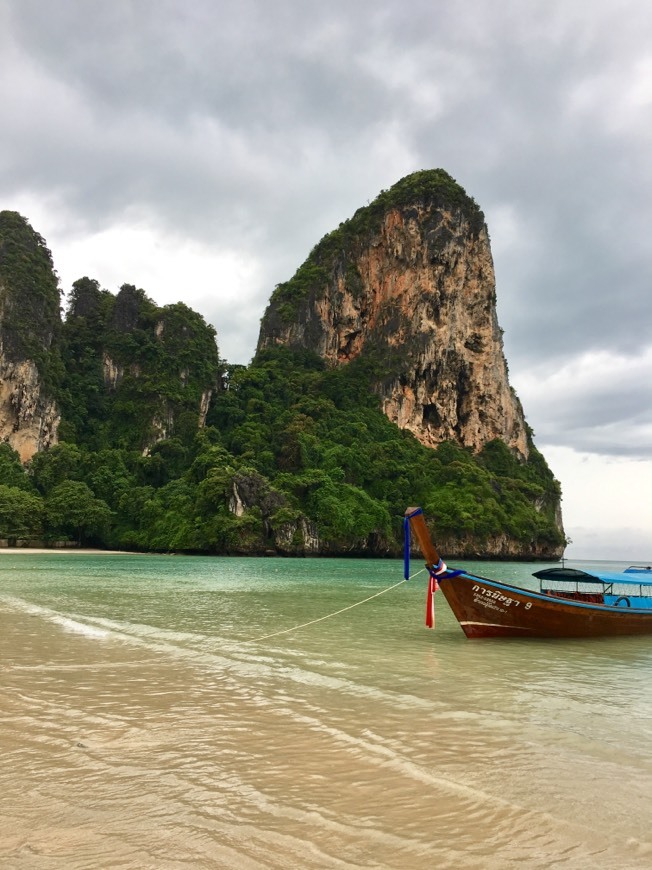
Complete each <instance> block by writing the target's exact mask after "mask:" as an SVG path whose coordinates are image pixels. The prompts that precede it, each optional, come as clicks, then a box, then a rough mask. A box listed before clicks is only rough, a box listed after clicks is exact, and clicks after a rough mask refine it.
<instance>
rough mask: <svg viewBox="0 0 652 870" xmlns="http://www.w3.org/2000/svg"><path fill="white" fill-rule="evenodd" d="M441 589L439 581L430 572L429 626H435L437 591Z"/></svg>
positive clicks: (427, 602) (427, 619)
mask: <svg viewBox="0 0 652 870" xmlns="http://www.w3.org/2000/svg"><path fill="white" fill-rule="evenodd" d="M438 589H439V583H437V578H436V577H435V575H434V574H430V581H429V583H428V595H427V598H426V625H427V626H428V628H434V627H435V592H436V591H437V590H438Z"/></svg>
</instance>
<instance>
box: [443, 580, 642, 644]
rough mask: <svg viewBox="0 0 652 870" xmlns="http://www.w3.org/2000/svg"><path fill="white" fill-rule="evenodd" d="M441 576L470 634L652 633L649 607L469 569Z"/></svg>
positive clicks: (461, 623)
mask: <svg viewBox="0 0 652 870" xmlns="http://www.w3.org/2000/svg"><path fill="white" fill-rule="evenodd" d="M438 581H439V587H440V589H441V591H442V592H443V594H444V596H445V598H446V600H447V601H448V604H449V605H450V608H451V610H452V611H453V613H454V614H455V617H456V618H457V620H458V622H459V623H460V625H461V627H462V630H463V631H464V634H465V635H466V636H467V637H469V638H477V637H618V636H624V635H642V634H652V610H650V609H639V608H634V607H627V606H619V607H614V606H606V605H600V604H589V603H583V602H580V601H572V600H568V599H564V598H557V597H553V596H551V595H545V594H543V593H539V592H529V591H528V590H524V589H519V588H518V587H515V586H509V585H506V584H504V583H499V582H497V581H493V580H487V579H485V578H482V577H476V576H474V575H473V574H466V573H462V574H460V575H458V576H455V577H447V576H446V575H445V574H444V575H443V576H441V577H439V578H438Z"/></svg>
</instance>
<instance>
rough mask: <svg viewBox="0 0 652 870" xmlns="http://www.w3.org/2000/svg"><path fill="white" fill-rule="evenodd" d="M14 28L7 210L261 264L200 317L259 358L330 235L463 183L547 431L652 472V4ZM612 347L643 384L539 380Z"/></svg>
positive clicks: (1, 76)
mask: <svg viewBox="0 0 652 870" xmlns="http://www.w3.org/2000/svg"><path fill="white" fill-rule="evenodd" d="M0 34H1V35H0V100H1V101H2V105H3V135H2V142H1V143H0V204H2V207H5V206H4V204H3V203H4V201H7V200H10V199H11V198H12V197H14V196H17V195H20V194H27V195H29V196H31V197H32V198H37V199H40V200H42V201H43V202H44V203H49V208H50V209H51V210H53V211H54V213H55V215H54V217H53V220H54V219H55V217H56V220H57V222H58V224H57V226H58V228H59V229H58V236H57V237H58V239H59V240H60V241H61V240H64V239H65V238H66V233H69V234H70V235H75V237H76V238H79V237H83V235H84V234H85V233H97V232H100V231H101V230H103V229H106V228H109V227H112V226H115V225H119V224H121V223H122V224H125V225H128V224H130V223H134V222H138V223H140V224H146V225H147V226H149V227H150V228H152V229H153V231H155V232H156V231H160V233H161V235H162V236H165V237H166V238H168V239H171V240H174V239H176V240H178V243H179V245H182V244H184V243H186V242H188V241H191V242H193V243H195V244H196V245H198V246H200V247H202V246H203V247H204V248H205V249H206V250H207V251H220V250H228V251H230V252H235V253H236V254H237V255H238V256H240V257H242V258H243V259H244V260H249V261H251V262H255V263H256V265H257V269H256V274H257V275H258V276H259V277H257V278H256V282H257V283H256V285H255V287H253V288H252V289H251V293H250V295H249V296H248V297H247V301H246V305H247V309H246V310H238V311H237V312H236V311H234V310H233V305H232V302H229V301H227V300H228V298H229V297H228V293H227V292H226V288H224V290H221V289H220V288H216V290H215V293H214V295H213V296H212V297H211V298H210V299H208V298H207V297H206V293H205V292H204V293H203V294H202V295H201V307H200V305H199V304H198V305H197V306H196V307H197V308H198V310H200V311H201V312H202V313H203V314H204V315H205V316H206V317H207V319H209V320H210V321H211V322H213V323H214V325H215V326H216V328H217V330H218V338H219V341H220V346H221V348H229V349H231V348H237V353H238V358H237V361H238V362H246V361H247V360H248V358H249V357H250V356H251V354H252V353H253V350H254V343H255V337H256V334H257V330H258V319H259V318H260V316H261V315H262V313H263V310H264V307H265V304H266V302H267V299H268V298H269V295H270V293H271V291H272V290H273V287H274V285H275V284H276V283H278V282H279V281H282V280H285V279H287V278H288V277H289V276H290V275H291V274H292V272H293V271H294V269H295V268H296V267H297V266H298V265H299V264H300V263H301V262H302V261H303V259H304V258H305V256H306V255H307V254H308V252H309V250H310V249H311V248H312V246H313V245H314V244H315V243H316V242H317V241H318V240H319V238H320V237H321V236H322V235H323V234H324V233H325V232H327V231H329V230H330V229H332V228H333V227H335V226H337V224H338V223H339V222H340V221H342V220H344V219H345V218H347V217H349V216H350V215H351V214H352V213H353V212H354V211H355V209H356V208H357V207H359V206H360V205H363V204H364V203H366V202H367V201H369V200H371V199H373V197H374V196H375V195H376V194H377V193H378V192H379V191H380V190H381V189H382V188H387V187H389V186H390V185H391V184H393V183H394V182H395V181H397V180H398V179H399V178H400V177H401V176H403V175H405V174H407V173H408V172H412V171H414V170H416V169H422V168H430V167H438V166H442V167H443V168H445V169H446V170H447V171H449V172H450V173H451V174H452V175H453V176H454V177H455V178H457V180H458V181H459V182H460V183H461V184H462V185H463V186H464V187H465V188H466V190H467V192H468V193H469V194H471V195H472V196H473V197H474V198H475V199H476V200H477V201H478V203H479V204H480V206H481V207H482V208H483V210H484V211H485V214H486V216H487V221H488V226H489V231H490V234H491V237H492V241H493V248H494V257H495V265H496V274H497V291H498V300H499V317H500V322H501V325H502V326H503V328H504V330H505V348H506V353H507V357H508V360H509V364H510V370H511V372H512V377H513V379H514V381H515V383H516V384H517V389H518V391H519V394H520V395H521V398H522V399H523V402H524V406H525V410H526V414H527V416H528V419H530V421H531V422H532V424H533V426H534V429H535V431H537V433H540V434H542V435H545V439H546V441H547V442H548V443H554V444H567V445H570V446H576V447H577V448H578V449H584V450H591V451H594V452H598V453H607V454H608V453H615V454H618V453H621V454H622V455H645V456H647V455H649V443H650V438H649V435H650V431H649V423H650V421H649V417H646V416H645V407H648V408H649V407H650V404H652V403H650V395H649V388H645V387H644V385H645V384H649V383H650V382H652V363H650V358H649V357H648V356H645V354H644V349H645V348H646V347H650V346H652V305H651V303H650V280H651V276H652V247H651V246H650V245H649V241H648V236H649V227H650V226H651V225H652V195H651V194H652V189H651V188H652V165H651V164H650V160H649V153H650V145H651V142H650V140H651V138H652V117H651V114H652V53H651V52H650V49H649V46H650V45H652V15H651V14H650V13H649V11H648V6H647V4H646V3H645V2H644V0H626V2H624V3H621V4H619V5H618V7H617V8H616V7H615V6H614V4H613V3H611V2H607V0H596V2H594V3H592V4H591V6H590V7H587V5H586V3H584V2H582V0H567V2H562V0H557V2H534V3H528V4H523V3H522V2H519V0H497V2H495V3H491V4H487V3H483V2H481V0H466V2H460V3H457V4H445V3H443V2H432V0H429V2H425V0H421V2H419V0H415V2H412V3H409V4H405V3H399V2H398V0H395V2H394V0H386V2H384V3H378V2H371V0H358V2H356V3H355V4H354V3H350V2H347V3H344V2H341V0H334V2H331V3H329V4H322V5H316V4H307V3H302V2H300V0H284V2H275V3H265V2H263V0H237V2H236V0H218V2H216V0H212V2H209V0H195V2H193V3H192V4H184V3H182V2H181V0H157V2H150V0H141V2H138V3H134V2H130V0H114V2H112V3H110V4H89V3H87V2H85V0H59V2H57V3H56V4H45V3H42V2H40V0H5V2H4V4H3V5H2V7H0ZM28 217H29V215H28ZM36 229H39V231H41V230H40V228H39V227H38V226H37V227H36ZM61 243H63V242H61ZM53 254H54V257H55V262H56V259H57V251H56V249H53ZM74 277H77V276H74ZM98 277H100V278H101V277H102V276H98ZM124 280H130V279H129V276H125V279H124ZM145 289H146V290H147V292H148V293H149V294H150V295H151V296H153V297H154V298H156V296H157V288H156V287H146V288H145ZM190 295H192V291H190ZM183 298H184V301H187V302H189V304H192V301H193V300H192V298H188V292H187V291H184V295H183ZM599 351H602V352H610V353H611V354H613V355H614V356H615V357H618V358H619V359H623V358H625V357H626V355H627V354H628V353H629V354H630V355H632V354H633V355H635V356H636V355H638V356H637V358H638V359H639V362H637V363H636V364H635V366H634V367H635V369H636V371H637V373H638V374H637V377H636V378H627V376H626V374H624V375H623V377H622V378H621V379H620V380H619V382H618V383H617V384H616V385H614V386H613V388H612V389H611V391H610V392H609V393H608V394H605V391H604V385H603V376H604V372H602V373H601V374H600V376H597V375H596V377H595V378H591V376H590V370H589V369H590V367H589V368H583V369H582V373H583V374H582V377H583V380H582V392H581V394H578V393H577V392H576V391H574V390H573V389H572V378H571V380H570V381H568V382H566V383H565V382H563V379H561V378H558V379H557V380H556V381H555V384H554V386H555V390H556V395H555V398H556V401H555V402H550V401H543V400H542V399H541V396H540V394H539V392H538V386H537V385H538V384H540V383H542V382H545V381H546V379H547V378H552V379H553V380H554V378H555V373H556V372H557V373H558V372H563V371H565V370H569V371H570V370H572V367H573V364H574V361H577V360H581V359H583V358H584V357H585V356H586V355H587V354H591V353H597V352H599ZM234 352H235V351H234ZM227 356H229V354H228V353H227ZM229 358H232V357H231V356H229ZM640 360H643V362H642V363H641V362H640ZM569 367H570V368H569ZM626 368H627V367H626V366H625V370H624V371H626ZM646 403H647V404H646ZM619 426H620V427H625V426H626V427H627V433H628V434H627V438H622V437H619V436H618V427H619Z"/></svg>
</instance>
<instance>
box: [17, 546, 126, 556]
mask: <svg viewBox="0 0 652 870" xmlns="http://www.w3.org/2000/svg"><path fill="white" fill-rule="evenodd" d="M21 553H24V554H25V555H28V556H47V555H49V554H50V553H52V554H54V555H58V556H70V555H80V556H137V555H142V554H141V553H131V552H129V550H94V549H90V548H86V547H0V556H3V555H5V554H7V555H12V556H17V555H20V554H21Z"/></svg>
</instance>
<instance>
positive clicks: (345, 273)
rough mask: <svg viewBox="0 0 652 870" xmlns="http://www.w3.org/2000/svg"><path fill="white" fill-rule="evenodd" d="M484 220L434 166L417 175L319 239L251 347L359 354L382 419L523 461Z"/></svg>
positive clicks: (328, 356)
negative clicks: (370, 371)
mask: <svg viewBox="0 0 652 870" xmlns="http://www.w3.org/2000/svg"><path fill="white" fill-rule="evenodd" d="M495 302H496V290H495V277H494V268H493V261H492V256H491V247H490V243H489V236H488V233H487V227H486V225H485V222H484V216H483V215H482V212H481V211H480V210H479V208H478V207H477V205H476V204H475V202H474V201H473V200H471V199H470V198H469V197H467V196H466V194H465V193H464V191H463V190H462V189H461V188H460V187H459V186H458V185H457V184H456V183H455V182H454V181H453V179H451V178H450V176H448V175H447V174H446V173H445V172H443V171H442V170H433V171H429V172H420V173H415V174H414V175H412V176H408V177H407V178H405V179H403V180H402V181H400V182H399V183H398V184H397V185H395V186H394V187H393V188H391V189H390V190H389V191H386V192H383V193H382V194H381V195H380V196H379V197H378V199H377V200H375V201H374V203H372V205H371V206H368V207H367V208H364V209H360V210H359V211H358V212H356V214H355V216H354V217H353V218H352V219H351V220H350V221H347V222H346V223H345V224H342V225H341V226H340V228H339V230H336V231H335V232H334V233H331V234H330V235H329V236H326V237H325V238H324V239H323V240H322V242H320V244H319V245H317V247H316V248H315V249H314V250H313V252H312V254H311V255H310V257H309V259H308V260H307V261H306V263H304V264H303V266H302V267H301V268H300V269H299V271H298V272H297V274H296V275H295V277H294V278H293V279H292V280H291V281H289V282H287V283H286V284H281V285H279V287H278V288H277V290H276V292H275V293H274V295H273V296H272V299H271V302H270V305H269V307H268V309H267V311H266V313H265V317H264V318H263V321H262V326H261V332H260V338H259V343H258V350H259V351H261V350H263V349H264V348H266V347H269V346H272V345H275V344H280V345H285V346H288V347H290V348H293V349H308V350H314V351H316V352H317V353H318V354H319V355H320V356H321V357H323V359H324V360H326V362H327V363H328V364H329V365H331V366H337V365H346V364H348V363H349V362H350V361H352V360H354V359H356V358H358V357H361V356H365V357H367V358H368V359H370V360H372V361H373V366H374V371H375V372H376V376H375V379H374V380H375V385H374V388H375V389H376V391H377V392H378V393H379V395H380V396H381V399H382V407H383V409H384V412H385V414H386V415H387V417H388V418H389V419H390V420H392V421H393V422H395V423H396V424H397V425H398V426H400V427H401V428H403V429H408V430H410V431H411V432H413V433H414V435H415V436H416V437H417V438H418V439H419V440H420V441H421V442H422V443H423V444H425V445H427V446H429V447H434V446H436V445H437V444H439V443H441V442H442V441H446V440H452V441H456V442H457V443H459V444H461V445H463V446H465V447H469V448H472V449H473V450H474V451H477V450H479V449H481V448H482V446H483V445H484V444H486V443H487V442H488V441H491V440H492V439H494V438H499V439H501V440H502V441H504V442H505V443H506V444H507V445H508V446H509V447H510V449H511V450H512V451H513V453H514V454H515V455H517V456H519V457H520V458H522V459H526V458H527V455H528V437H527V429H526V424H525V420H524V416H523V410H522V408H521V404H520V402H519V400H518V398H517V397H516V395H515V394H514V392H513V390H512V389H511V388H510V386H509V381H508V374H507V365H506V362H505V357H504V354H503V344H502V333H501V330H500V328H499V326H498V321H497V317H496V304H495Z"/></svg>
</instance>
